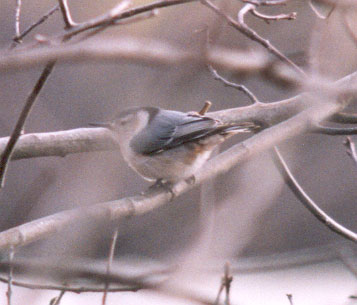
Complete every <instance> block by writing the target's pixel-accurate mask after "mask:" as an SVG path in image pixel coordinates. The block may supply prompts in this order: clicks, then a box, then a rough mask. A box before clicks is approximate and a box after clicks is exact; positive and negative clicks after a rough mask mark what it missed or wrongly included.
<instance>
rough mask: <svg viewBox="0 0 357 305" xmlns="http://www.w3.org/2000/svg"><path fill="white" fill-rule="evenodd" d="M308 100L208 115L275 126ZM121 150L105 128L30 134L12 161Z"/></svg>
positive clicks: (2, 142) (3, 140) (2, 141)
mask: <svg viewBox="0 0 357 305" xmlns="http://www.w3.org/2000/svg"><path fill="white" fill-rule="evenodd" d="M304 107H305V105H304V100H303V99H301V98H300V97H296V98H293V99H289V100H284V101H280V102H275V103H270V104H262V103H260V104H254V105H251V106H246V107H240V108H233V109H226V110H221V111H217V112H208V113H206V115H208V116H211V117H214V118H217V119H219V120H221V121H223V122H226V123H238V122H243V121H255V122H258V123H260V124H262V125H264V126H270V125H275V124H277V123H278V122H281V121H284V120H286V119H287V118H289V117H292V116H294V115H295V114H297V113H299V112H300V111H301V110H302V109H304ZM8 139H9V138H8V137H6V138H0V153H1V152H3V151H4V149H5V146H6V143H7V142H8ZM116 149H118V146H117V145H116V144H115V141H114V140H113V138H112V134H111V132H110V131H109V130H107V129H105V128H78V129H72V130H66V131H57V132H48V133H34V134H26V135H23V136H21V137H20V139H19V141H18V143H17V145H16V147H15V150H14V153H13V156H12V160H18V159H27V158H36V157H46V156H60V157H65V156H66V155H68V154H73V153H81V152H90V151H106V150H116Z"/></svg>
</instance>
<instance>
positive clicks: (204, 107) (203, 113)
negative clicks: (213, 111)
mask: <svg viewBox="0 0 357 305" xmlns="http://www.w3.org/2000/svg"><path fill="white" fill-rule="evenodd" d="M211 106H212V102H210V101H205V104H204V105H203V107H202V109H201V110H200V111H199V112H198V114H199V115H205V114H206V112H207V111H208V110H209V109H210V108H211Z"/></svg>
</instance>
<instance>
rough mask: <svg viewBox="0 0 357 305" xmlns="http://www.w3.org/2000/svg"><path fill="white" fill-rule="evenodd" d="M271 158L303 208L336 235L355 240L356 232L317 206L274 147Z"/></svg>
mask: <svg viewBox="0 0 357 305" xmlns="http://www.w3.org/2000/svg"><path fill="white" fill-rule="evenodd" d="M273 160H274V164H275V166H276V167H277V168H278V170H279V172H280V174H281V175H282V176H283V178H284V180H285V182H286V183H287V185H288V186H289V188H290V190H291V191H292V192H293V193H294V194H295V196H296V197H297V198H298V199H299V200H300V201H301V203H302V204H303V205H304V207H305V208H307V209H308V210H309V211H310V212H311V213H312V215H314V216H315V217H316V218H317V219H318V220H319V221H321V222H322V223H323V224H324V225H326V226H327V227H328V228H329V229H330V230H331V231H333V232H335V233H337V234H338V235H340V236H342V237H344V238H346V239H348V240H351V241H353V242H355V243H356V242H357V234H356V233H354V232H352V231H350V230H348V229H347V228H345V227H344V226H342V225H341V224H339V223H338V222H336V221H335V220H334V219H332V218H331V217H330V216H328V215H327V214H326V213H325V212H324V211H323V210H322V209H321V208H319V206H318V205H317V204H316V203H315V202H314V201H313V200H312V199H311V198H310V197H309V195H307V194H306V193H305V191H304V190H303V188H302V187H301V186H300V185H299V183H298V182H297V181H296V179H295V178H294V176H293V175H292V173H291V172H290V170H289V168H288V166H287V164H286V163H285V161H284V159H283V158H282V156H281V154H280V152H279V150H278V149H277V148H276V147H275V148H274V154H273Z"/></svg>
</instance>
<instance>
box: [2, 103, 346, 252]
mask: <svg viewBox="0 0 357 305" xmlns="http://www.w3.org/2000/svg"><path fill="white" fill-rule="evenodd" d="M340 109H341V106H340V105H339V104H337V103H323V104H318V105H316V106H313V107H310V108H309V109H307V110H304V111H302V112H301V113H300V114H298V115H296V116H295V117H293V118H291V119H288V120H287V121H285V122H282V123H280V124H278V125H276V126H273V127H271V128H269V129H266V130H263V131H262V132H260V133H259V134H257V135H255V136H253V137H251V138H250V139H248V140H246V141H244V142H242V143H239V144H236V145H235V146H233V147H232V148H230V149H228V150H227V151H225V152H223V153H221V154H220V155H218V156H217V157H215V158H213V159H211V160H210V161H209V162H207V163H206V164H205V166H204V168H202V169H201V170H200V171H199V172H198V173H197V174H196V175H195V183H194V184H187V183H186V182H185V181H179V182H178V183H176V184H174V185H173V186H172V189H173V191H174V192H175V194H177V195H180V194H183V193H185V192H187V191H188V190H190V189H192V188H193V187H194V186H197V185H199V184H201V183H202V182H204V181H206V180H208V179H210V178H212V177H214V176H216V175H218V174H222V173H224V172H226V171H228V170H229V169H231V168H232V167H233V166H235V165H236V164H237V163H239V162H242V161H244V160H247V159H249V158H250V157H251V156H252V155H255V154H257V153H259V152H262V151H264V150H266V149H268V148H270V147H272V146H274V145H276V144H278V143H280V142H281V141H283V140H285V139H287V138H291V137H293V136H295V135H298V134H301V133H303V132H306V131H307V130H308V128H309V126H311V122H315V121H316V122H318V121H321V120H323V119H325V118H326V117H328V116H330V115H332V114H333V113H335V112H337V111H340ZM171 197H172V196H171V194H170V193H168V192H167V190H166V188H157V189H149V190H148V191H147V192H146V193H145V194H144V195H139V196H133V197H128V198H124V199H121V200H116V201H111V202H104V203H99V204H96V205H92V206H89V207H83V208H79V209H74V210H69V211H63V212H59V213H57V214H53V215H50V216H47V217H44V218H41V219H38V220H34V221H31V222H28V223H26V224H23V225H20V226H18V227H15V228H12V229H9V230H7V231H4V232H2V233H0V251H1V250H8V249H9V248H10V247H19V246H24V245H27V244H29V243H32V242H34V241H36V240H39V239H42V238H45V237H48V236H49V235H51V234H53V233H55V232H58V231H60V230H61V229H62V228H64V227H68V225H70V224H71V223H73V222H76V221H78V220H79V219H83V218H91V219H94V220H99V221H104V220H105V221H108V219H109V220H117V219H120V218H122V217H132V216H136V215H142V214H145V213H148V212H150V211H152V210H153V209H156V208H158V207H160V206H162V205H164V204H166V203H167V202H169V201H170V200H171Z"/></svg>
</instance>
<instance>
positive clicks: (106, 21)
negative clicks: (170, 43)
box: [58, 0, 196, 39]
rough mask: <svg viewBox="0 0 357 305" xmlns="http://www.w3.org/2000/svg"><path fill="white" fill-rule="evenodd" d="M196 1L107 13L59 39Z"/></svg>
mask: <svg viewBox="0 0 357 305" xmlns="http://www.w3.org/2000/svg"><path fill="white" fill-rule="evenodd" d="M193 1H196V0H159V1H156V2H152V3H149V4H146V5H142V6H138V7H134V8H132V9H128V10H126V11H123V12H119V13H117V14H112V13H107V14H104V15H102V16H100V17H97V18H94V19H91V20H89V21H88V22H83V23H81V24H79V25H78V26H76V27H74V28H72V29H71V30H69V31H66V32H65V33H64V34H63V35H60V36H59V37H58V38H60V39H63V38H65V39H68V38H71V37H72V36H74V35H77V34H79V33H82V32H84V31H87V30H90V29H94V28H98V27H102V26H110V25H113V24H115V22H117V21H118V20H120V19H124V18H129V17H133V16H135V15H139V14H142V13H145V12H148V11H151V10H154V9H157V8H162V7H168V6H172V5H178V4H184V3H189V2H193Z"/></svg>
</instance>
